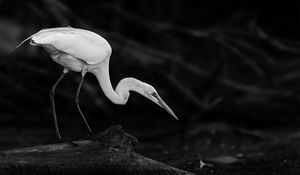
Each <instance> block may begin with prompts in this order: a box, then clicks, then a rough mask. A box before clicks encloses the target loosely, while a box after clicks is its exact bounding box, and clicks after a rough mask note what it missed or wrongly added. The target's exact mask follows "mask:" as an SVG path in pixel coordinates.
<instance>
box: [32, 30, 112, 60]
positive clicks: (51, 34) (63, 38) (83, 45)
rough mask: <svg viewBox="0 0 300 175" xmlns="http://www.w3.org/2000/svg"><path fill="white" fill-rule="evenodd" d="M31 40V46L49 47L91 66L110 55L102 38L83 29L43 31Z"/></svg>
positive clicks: (106, 43)
mask: <svg viewBox="0 0 300 175" xmlns="http://www.w3.org/2000/svg"><path fill="white" fill-rule="evenodd" d="M31 40H32V42H31V43H32V44H33V45H41V46H43V45H51V46H53V47H54V48H56V49H57V50H59V51H62V52H65V53H67V54H70V55H71V56H73V57H75V58H78V59H81V60H83V61H85V62H86V63H88V64H91V65H92V64H97V63H99V62H101V61H103V60H104V59H106V58H107V57H109V56H110V54H111V47H110V45H109V43H108V42H107V41H106V40H105V39H104V38H103V37H101V36H100V35H98V34H96V33H94V32H91V31H88V30H83V29H76V28H71V27H60V28H51V29H43V30H41V31H39V32H38V33H36V34H34V35H33V36H32V38H31Z"/></svg>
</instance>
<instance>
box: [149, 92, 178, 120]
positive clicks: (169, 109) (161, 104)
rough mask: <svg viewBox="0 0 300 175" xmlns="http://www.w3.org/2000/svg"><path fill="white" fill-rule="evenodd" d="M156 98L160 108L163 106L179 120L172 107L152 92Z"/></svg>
mask: <svg viewBox="0 0 300 175" xmlns="http://www.w3.org/2000/svg"><path fill="white" fill-rule="evenodd" d="M152 95H153V96H154V97H155V98H156V99H157V100H158V105H159V106H160V107H162V108H164V109H165V110H166V111H167V112H168V113H169V114H171V115H172V116H173V117H174V118H175V119H176V120H179V119H178V118H177V116H176V115H175V113H174V112H173V111H172V109H171V108H170V107H169V106H168V105H167V104H166V103H165V102H164V101H163V99H162V98H161V97H160V96H159V95H158V94H157V93H154V94H152Z"/></svg>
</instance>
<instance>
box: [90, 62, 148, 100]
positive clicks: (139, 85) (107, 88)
mask: <svg viewBox="0 0 300 175" xmlns="http://www.w3.org/2000/svg"><path fill="white" fill-rule="evenodd" d="M108 66H109V65H108V62H102V63H100V64H99V65H97V66H96V67H94V68H92V69H91V70H90V71H89V72H91V73H93V74H94V75H95V76H96V78H97V80H98V82H99V84H100V86H101V89H102V90H103V92H104V94H105V96H106V97H107V98H108V99H110V101H112V102H113V103H115V104H120V105H123V104H126V103H127V100H128V98H129V95H130V94H129V91H135V92H137V93H139V94H141V95H143V96H145V93H144V91H143V88H144V86H145V83H143V82H141V81H140V80H137V79H135V78H131V77H128V78H123V79H122V80H121V81H120V82H119V83H118V85H117V86H116V90H114V89H113V87H112V85H111V82H110V77H109V67H108Z"/></svg>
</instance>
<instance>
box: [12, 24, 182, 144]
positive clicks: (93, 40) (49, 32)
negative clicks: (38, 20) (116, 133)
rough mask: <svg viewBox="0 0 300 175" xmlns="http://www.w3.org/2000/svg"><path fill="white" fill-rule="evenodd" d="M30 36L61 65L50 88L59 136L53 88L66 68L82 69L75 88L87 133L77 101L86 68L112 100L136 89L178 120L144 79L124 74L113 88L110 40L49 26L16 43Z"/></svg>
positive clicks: (123, 101)
mask: <svg viewBox="0 0 300 175" xmlns="http://www.w3.org/2000/svg"><path fill="white" fill-rule="evenodd" d="M29 39H30V44H31V45H34V46H42V47H43V48H44V49H45V50H46V51H47V52H49V54H50V56H51V58H52V59H53V61H55V62H57V63H58V64H60V65H62V66H63V67H64V70H63V72H62V74H61V76H60V77H59V78H58V80H57V81H56V82H55V83H54V85H53V87H52V89H51V91H50V99H51V106H52V111H53V118H54V125H55V131H56V135H57V137H58V138H59V139H60V140H61V135H60V132H59V128H58V123H57V117H56V111H55V103H54V92H55V88H56V86H57V85H58V84H59V82H60V81H61V80H62V79H63V77H64V76H65V75H66V74H67V73H68V71H69V70H72V71H75V72H81V75H82V78H81V81H80V83H79V86H78V89H77V92H76V97H75V102H76V105H77V108H78V110H79V112H80V115H81V117H82V119H83V120H84V123H85V125H86V126H87V128H88V130H89V132H90V133H93V132H92V130H91V128H90V127H89V125H88V122H87V120H86V119H85V117H84V115H83V113H82V111H81V109H80V106H79V101H78V96H79V92H80V89H81V86H82V83H83V80H84V76H85V74H86V73H87V72H90V73H92V74H94V75H95V76H96V78H97V80H98V82H99V84H100V86H101V88H102V90H103V92H104V94H105V95H106V97H107V98H109V99H110V100H111V101H112V102H113V103H115V104H119V105H124V104H126V102H127V100H128V98H129V95H130V93H129V91H135V92H137V93H139V94H141V95H143V96H144V97H146V98H148V99H149V100H151V101H152V102H154V103H156V104H157V105H159V106H160V107H162V108H164V109H165V110H166V111H167V112H168V113H169V114H171V115H172V116H173V117H174V118H175V119H177V120H178V118H177V117H176V115H175V114H174V112H173V111H172V110H171V109H170V107H169V106H168V105H167V104H166V103H165V102H164V101H163V100H162V99H161V97H160V96H159V95H158V93H157V91H156V90H155V89H154V88H153V87H152V86H151V85H149V84H147V83H144V82H142V81H140V80H137V79H135V78H131V77H130V78H124V79H122V80H121V81H120V82H119V83H118V85H117V86H116V88H115V90H113V87H112V85H111V82H110V77H109V59H110V55H111V52H112V49H111V47H110V45H109V43H108V42H107V41H106V40H105V39H104V38H103V37H101V36H100V35H98V34H96V33H94V32H91V31H88V30H84V29H79V28H72V27H58V28H49V29H43V30H40V31H39V32H37V33H35V34H33V35H32V36H30V37H29V38H27V39H26V40H24V41H23V42H21V44H19V46H20V45H22V44H23V43H24V42H25V41H27V40H29ZM19 46H17V47H19Z"/></svg>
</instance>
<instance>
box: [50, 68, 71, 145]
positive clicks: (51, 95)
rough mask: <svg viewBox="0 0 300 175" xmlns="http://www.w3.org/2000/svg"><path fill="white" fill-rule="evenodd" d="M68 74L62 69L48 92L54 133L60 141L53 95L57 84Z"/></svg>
mask: <svg viewBox="0 0 300 175" xmlns="http://www.w3.org/2000/svg"><path fill="white" fill-rule="evenodd" d="M67 73H68V71H67V70H66V69H64V71H63V73H62V74H61V75H60V77H59V78H58V80H56V82H55V83H54V85H53V86H52V88H51V91H50V94H49V96H50V100H51V106H52V112H53V119H54V126H55V132H56V136H57V137H58V139H59V140H61V136H60V132H59V128H58V124H57V117H56V110H55V102H54V94H55V88H56V86H57V85H58V84H59V82H60V81H61V80H62V79H63V78H64V76H65V75H66V74H67Z"/></svg>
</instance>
